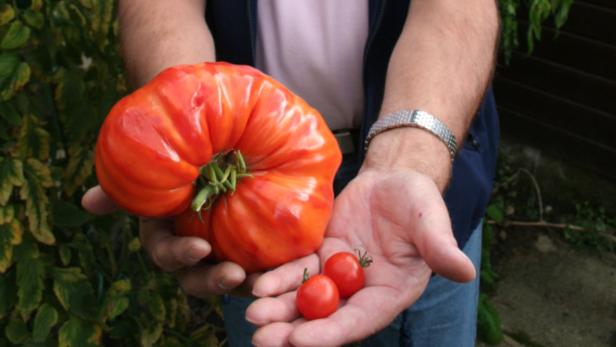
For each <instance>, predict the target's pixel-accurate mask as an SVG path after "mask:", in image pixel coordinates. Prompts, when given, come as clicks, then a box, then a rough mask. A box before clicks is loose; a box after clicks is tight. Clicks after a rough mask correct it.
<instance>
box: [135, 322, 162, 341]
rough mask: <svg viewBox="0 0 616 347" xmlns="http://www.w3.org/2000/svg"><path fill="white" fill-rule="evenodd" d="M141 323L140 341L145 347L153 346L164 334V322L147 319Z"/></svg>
mask: <svg viewBox="0 0 616 347" xmlns="http://www.w3.org/2000/svg"><path fill="white" fill-rule="evenodd" d="M144 321H145V322H141V324H140V328H141V329H140V330H141V331H140V342H141V346H143V347H151V346H153V345H154V344H155V343H156V341H158V340H159V339H160V337H161V336H162V334H163V323H162V322H157V321H153V320H146V319H144Z"/></svg>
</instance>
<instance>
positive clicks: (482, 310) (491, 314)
mask: <svg viewBox="0 0 616 347" xmlns="http://www.w3.org/2000/svg"><path fill="white" fill-rule="evenodd" d="M477 335H478V336H479V338H480V340H482V341H484V342H485V343H487V344H489V345H496V344H498V343H500V342H501V341H502V340H503V332H502V329H501V321H500V317H499V316H498V312H496V309H495V308H494V306H492V304H490V302H489V301H488V297H487V296H486V295H485V294H480V296H479V307H478V312H477Z"/></svg>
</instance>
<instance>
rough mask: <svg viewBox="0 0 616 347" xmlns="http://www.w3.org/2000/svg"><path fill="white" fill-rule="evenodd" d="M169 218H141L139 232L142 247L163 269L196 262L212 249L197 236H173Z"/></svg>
mask: <svg viewBox="0 0 616 347" xmlns="http://www.w3.org/2000/svg"><path fill="white" fill-rule="evenodd" d="M171 228H172V226H171V222H170V221H169V220H162V219H151V218H141V219H140V228H139V234H140V236H141V243H142V245H143V248H144V249H145V250H146V251H147V252H148V254H149V255H150V258H151V259H152V261H153V262H154V264H156V265H157V266H158V267H160V268H161V269H162V270H163V271H167V272H171V271H176V270H178V269H180V268H182V267H185V266H191V265H194V264H197V263H198V262H199V261H200V260H202V259H203V258H205V257H206V256H208V255H209V254H210V252H211V250H212V247H211V246H210V244H209V243H208V242H207V241H205V240H203V239H201V238H198V237H184V236H175V235H173V233H172V231H171V230H172V229H171Z"/></svg>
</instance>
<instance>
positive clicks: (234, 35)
mask: <svg viewBox="0 0 616 347" xmlns="http://www.w3.org/2000/svg"><path fill="white" fill-rule="evenodd" d="M409 3H410V1H402V0H389V1H388V0H369V13H370V17H369V30H368V40H367V42H366V47H365V50H364V57H363V60H364V71H363V74H364V76H363V81H364V118H363V122H362V128H361V131H360V134H361V136H359V138H358V141H359V143H358V144H357V148H360V150H359V151H358V158H357V162H361V160H362V159H363V152H364V151H363V139H364V138H365V136H366V135H367V132H368V129H369V128H370V125H372V123H374V121H375V120H376V118H377V117H378V113H379V109H380V107H381V103H382V101H383V92H384V87H385V76H386V72H387V65H388V63H389V57H390V56H391V52H392V50H393V48H394V45H395V44H396V41H397V40H398V36H399V35H400V32H401V31H402V27H403V25H404V21H405V19H406V15H407V11H408V6H409ZM206 20H207V23H208V26H209V28H210V30H211V32H212V35H213V37H214V42H215V45H216V56H217V57H216V58H217V59H218V60H222V61H228V62H231V63H234V64H246V65H254V61H255V59H254V57H255V42H256V34H257V25H256V24H257V1H256V0H225V1H222V0H211V1H208V2H207V9H206ZM498 140H499V128H498V114H497V112H496V105H495V102H494V95H493V94H492V90H491V89H489V90H488V91H487V93H486V95H485V97H484V100H483V102H482V104H481V105H480V107H479V109H478V112H477V116H476V117H475V119H474V121H473V123H472V125H471V127H470V128H469V131H468V138H467V139H466V141H465V142H464V145H463V146H462V148H461V149H460V151H459V153H458V156H457V157H456V160H455V161H454V163H453V175H452V179H451V182H450V184H449V187H448V188H447V191H446V192H445V202H446V203H447V207H448V209H449V213H450V216H451V219H452V223H453V230H454V234H455V236H456V240H457V241H458V245H459V246H460V247H462V246H463V245H464V244H465V243H466V241H467V240H468V237H469V236H470V233H471V232H472V231H473V230H474V229H475V228H476V226H477V225H478V223H479V221H480V220H481V218H482V217H483V215H484V213H485V209H486V206H487V204H488V201H489V198H490V193H491V190H492V182H493V179H494V172H495V168H496V158H497V152H498ZM357 167H358V165H355V166H354V167H353V169H352V170H356V169H357ZM347 169H348V168H347Z"/></svg>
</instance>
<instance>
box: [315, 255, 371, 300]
mask: <svg viewBox="0 0 616 347" xmlns="http://www.w3.org/2000/svg"><path fill="white" fill-rule="evenodd" d="M371 262H372V259H371V258H370V257H368V256H367V254H366V253H364V254H363V255H362V254H357V255H356V254H353V253H350V252H338V253H335V254H334V255H332V256H331V257H329V258H328V259H327V261H326V262H325V267H324V268H323V274H324V275H325V276H327V277H329V278H331V279H332V280H333V281H334V283H336V286H337V287H338V290H339V292H340V297H341V298H348V297H350V296H351V295H353V294H355V293H356V292H357V291H358V290H360V289H362V288H363V287H364V285H365V284H366V277H365V275H364V268H365V267H367V266H368V265H370V263H371Z"/></svg>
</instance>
